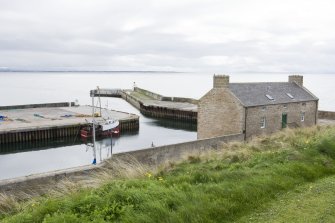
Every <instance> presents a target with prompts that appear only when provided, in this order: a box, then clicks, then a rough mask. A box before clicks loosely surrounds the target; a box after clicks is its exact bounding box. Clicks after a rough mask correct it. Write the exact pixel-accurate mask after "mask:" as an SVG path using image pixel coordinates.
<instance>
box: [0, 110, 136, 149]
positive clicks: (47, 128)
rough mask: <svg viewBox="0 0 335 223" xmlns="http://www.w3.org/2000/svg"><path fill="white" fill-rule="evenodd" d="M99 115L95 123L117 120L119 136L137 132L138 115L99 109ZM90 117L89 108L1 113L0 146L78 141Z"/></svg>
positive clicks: (1, 111) (3, 111) (7, 111)
mask: <svg viewBox="0 0 335 223" xmlns="http://www.w3.org/2000/svg"><path fill="white" fill-rule="evenodd" d="M18 107H20V106H18ZM21 107H22V106H21ZM28 107H29V106H28ZM97 111H99V109H97ZM101 113H102V114H101V117H96V118H95V120H96V121H103V119H108V118H113V119H116V120H119V122H120V131H121V133H122V132H127V131H138V129H139V117H138V116H137V115H134V114H129V113H125V112H118V111H112V110H108V109H102V111H101ZM91 114H92V107H90V106H76V107H43V106H37V107H36V106H35V107H33V108H23V109H8V110H4V109H0V116H2V117H6V118H3V120H1V121H0V145H1V144H7V143H17V142H30V141H39V140H50V139H57V138H66V137H73V136H78V137H80V129H81V128H82V127H83V126H86V125H87V124H88V123H89V122H90V121H91V120H92V116H91Z"/></svg>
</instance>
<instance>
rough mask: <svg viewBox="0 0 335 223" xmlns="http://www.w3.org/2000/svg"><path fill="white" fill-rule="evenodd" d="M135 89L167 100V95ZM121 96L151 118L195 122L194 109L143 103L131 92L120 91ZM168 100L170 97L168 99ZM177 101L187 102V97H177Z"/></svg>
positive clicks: (158, 98) (195, 114)
mask: <svg viewBox="0 0 335 223" xmlns="http://www.w3.org/2000/svg"><path fill="white" fill-rule="evenodd" d="M135 91H138V92H139V93H142V94H145V95H147V96H150V97H153V98H155V99H157V100H167V99H166V98H167V97H164V96H161V95H159V94H156V93H153V92H150V91H147V90H144V89H141V88H135ZM120 95H121V98H123V99H124V100H125V101H127V102H128V103H130V104H131V105H133V106H134V107H135V108H137V109H138V110H139V111H140V112H141V113H142V114H144V115H146V116H149V117H153V118H163V119H171V120H179V121H187V122H192V123H196V122H197V112H195V111H185V110H180V109H176V108H167V107H162V106H153V105H145V104H144V103H143V102H142V101H140V100H139V99H138V98H136V97H134V96H132V95H131V94H127V93H126V92H125V91H121V92H120ZM169 100H170V99H169ZM177 100H178V101H180V102H182V101H183V100H184V101H183V102H188V100H193V99H188V98H177ZM189 103H190V102H189Z"/></svg>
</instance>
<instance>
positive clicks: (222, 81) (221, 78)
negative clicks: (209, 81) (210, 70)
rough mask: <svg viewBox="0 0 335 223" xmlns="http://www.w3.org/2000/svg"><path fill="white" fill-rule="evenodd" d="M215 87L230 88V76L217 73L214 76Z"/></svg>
mask: <svg viewBox="0 0 335 223" xmlns="http://www.w3.org/2000/svg"><path fill="white" fill-rule="evenodd" d="M213 87H214V88H229V76H228V75H219V74H218V75H215V74H214V77H213Z"/></svg>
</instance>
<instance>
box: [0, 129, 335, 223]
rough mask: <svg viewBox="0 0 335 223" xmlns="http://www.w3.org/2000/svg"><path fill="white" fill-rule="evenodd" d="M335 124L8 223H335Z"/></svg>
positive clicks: (256, 143)
mask: <svg viewBox="0 0 335 223" xmlns="http://www.w3.org/2000/svg"><path fill="white" fill-rule="evenodd" d="M334 161H335V128H334V127H314V128H309V129H296V130H289V129H288V130H286V131H283V132H280V133H278V134H275V135H272V136H267V137H263V138H257V139H254V140H252V141H251V142H248V143H231V144H228V145H224V146H223V147H222V149H220V150H218V151H215V152H211V153H208V154H203V155H200V156H194V155H191V154H190V155H189V156H188V158H187V159H186V160H185V161H184V162H182V163H179V164H170V165H168V166H164V167H162V168H160V169H158V170H151V171H148V170H145V168H142V169H141V171H137V173H138V174H137V175H135V176H131V177H129V176H128V177H125V176H126V175H123V176H122V175H120V176H119V177H117V178H114V179H107V178H108V177H106V180H105V181H104V183H103V184H101V185H100V186H98V187H96V188H80V189H78V188H76V189H74V190H73V191H70V192H69V190H67V192H66V193H65V192H64V194H63V195H59V194H57V196H56V195H54V194H51V195H46V196H43V197H39V198H34V199H31V200H28V201H24V202H17V201H15V199H11V198H10V197H6V199H3V200H2V202H0V213H1V217H0V220H1V221H2V222H335V207H334V206H335V162H334Z"/></svg>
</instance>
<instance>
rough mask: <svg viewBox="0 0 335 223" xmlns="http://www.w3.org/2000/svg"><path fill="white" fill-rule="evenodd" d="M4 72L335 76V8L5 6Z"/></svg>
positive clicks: (13, 0)
mask: <svg viewBox="0 0 335 223" xmlns="http://www.w3.org/2000/svg"><path fill="white" fill-rule="evenodd" d="M0 67H9V68H16V69H42V70H43V69H50V70H54V69H73V70H158V71H161V70H164V71H172V70H173V71H208V72H215V73H218V72H221V73H225V72H226V73H228V72H290V73H292V72H299V73H325V72H327V73H335V72H334V70H335V1H334V0H278V1H276V0H229V1H228V0H164V1H163V0H133V1H131V0H120V1H117V0H0Z"/></svg>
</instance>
